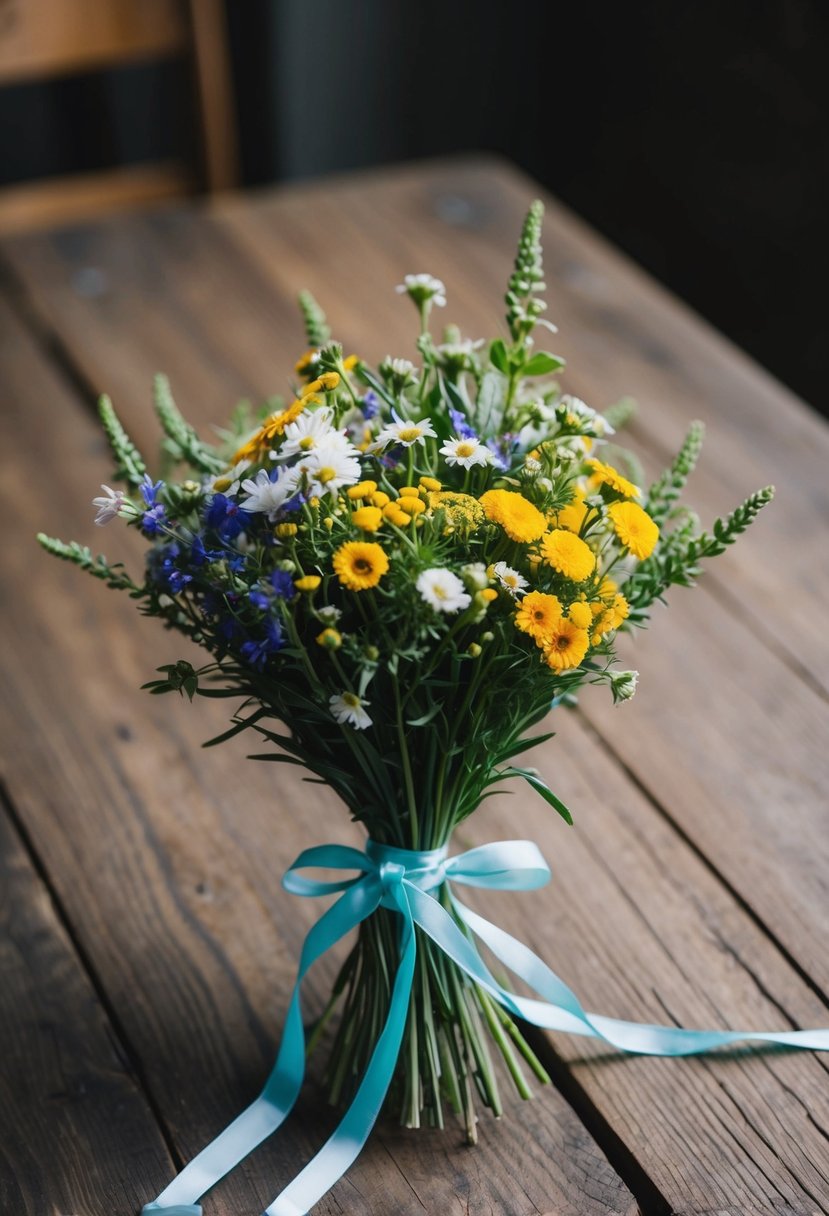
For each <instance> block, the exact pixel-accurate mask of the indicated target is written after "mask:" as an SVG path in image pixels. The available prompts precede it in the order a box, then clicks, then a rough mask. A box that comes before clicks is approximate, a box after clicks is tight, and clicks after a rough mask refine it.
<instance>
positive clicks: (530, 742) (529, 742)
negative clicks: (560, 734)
mask: <svg viewBox="0 0 829 1216" xmlns="http://www.w3.org/2000/svg"><path fill="white" fill-rule="evenodd" d="M555 733H556V732H555V731H554V730H551V731H548V732H547V734H546V735H534V736H533V737H532V738H531V739H519V740H518V742H517V743H513V745H512V746H511V747H505V748H504V750H503V751H500V752H498V753H497V755H496V756H495V763H496V764H503V763H504V761H505V760H511V759H512V757H513V756H518V755H520V754H521V752H527V751H529V750H530V748H531V747H537V746H538V745H539V744H541V743H546V742H547V740H548V739H552V737H553V736H554V735H555Z"/></svg>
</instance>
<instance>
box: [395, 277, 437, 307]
mask: <svg viewBox="0 0 829 1216" xmlns="http://www.w3.org/2000/svg"><path fill="white" fill-rule="evenodd" d="M395 291H397V292H398V293H399V294H400V295H402V294H404V293H405V294H406V295H408V296H410V297H411V299H412V300H414V302H415V304H422V303H424V302H425V301H427V300H429V301H431V303H432V304H437V306H438V308H444V307H445V305H446V288H445V286H444V285H443V283H442V282H441V280H440V279H436V278H435V276H434V275H431V274H407V275H405V276H404V279H403V282H402V283H399V284H398V285H397V287H396V288H395Z"/></svg>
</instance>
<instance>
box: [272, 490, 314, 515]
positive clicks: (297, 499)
mask: <svg viewBox="0 0 829 1216" xmlns="http://www.w3.org/2000/svg"><path fill="white" fill-rule="evenodd" d="M307 501H308V495H307V494H306V492H305V491H304V490H300V491H299V493H298V494H293V495H291V497H290V498H288V499H286V500H285V502H283V504H282V506H281V507H280V509H279V515H280V517H281V516H283V515H292V514H293V513H294V512H295V511H300V510H302V508H303V507H304V506H305V504H306V502H307Z"/></svg>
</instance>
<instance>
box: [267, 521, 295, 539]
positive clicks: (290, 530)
mask: <svg viewBox="0 0 829 1216" xmlns="http://www.w3.org/2000/svg"><path fill="white" fill-rule="evenodd" d="M273 531H274V536H278V537H279V539H280V540H286V539H287V538H289V537H291V536H296V534H297V526H296V524H277V525H276V527H275V528H274V530H273Z"/></svg>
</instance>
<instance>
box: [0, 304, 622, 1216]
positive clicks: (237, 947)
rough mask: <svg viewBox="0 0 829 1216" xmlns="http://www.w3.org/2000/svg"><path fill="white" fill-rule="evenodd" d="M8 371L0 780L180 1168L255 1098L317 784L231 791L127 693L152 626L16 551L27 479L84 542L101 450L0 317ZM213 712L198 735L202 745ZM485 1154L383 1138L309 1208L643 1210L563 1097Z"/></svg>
mask: <svg viewBox="0 0 829 1216" xmlns="http://www.w3.org/2000/svg"><path fill="white" fill-rule="evenodd" d="M0 373H2V378H3V381H4V384H5V386H6V389H5V391H6V392H7V394H8V401H9V408H8V409H7V410H6V411H4V414H3V418H2V422H0V431H1V432H2V436H3V440H4V443H3V447H2V452H3V457H2V460H3V476H2V477H0V484H2V486H4V487H5V488H3V489H2V490H0V497H2V500H3V502H4V503H7V502H11V501H14V502H15V503H16V504H19V505H20V506H21V508H22V513H21V514H20V516H19V520H20V531H19V533H18V536H17V538H16V539H15V541H14V542H13V543H12V545H11V547H10V549H9V551H8V552H7V554H6V559H7V562H8V570H7V573H8V578H7V579H6V580H4V582H3V594H4V602H3V605H2V607H3V612H4V619H5V621H6V639H5V640H6V647H5V648H4V651H3V655H2V660H0V661H1V662H2V665H3V673H4V677H5V678H6V679H7V681H8V683H7V684H6V685H5V693H6V695H5V697H4V699H3V704H2V707H0V731H2V738H3V739H4V749H5V753H6V757H5V761H4V763H5V767H6V771H7V779H8V783H9V787H10V789H11V790H12V792H13V794H14V796H15V800H16V803H17V805H18V806H19V808H20V813H21V815H22V816H23V818H24V820H25V822H26V824H27V828H28V830H29V831H30V832H31V835H32V838H33V840H34V841H35V842H36V845H37V848H38V850H39V851H40V852H41V854H42V857H43V861H44V865H45V867H46V869H47V871H48V873H49V874H50V876H52V878H53V880H54V883H55V887H56V889H57V890H59V891H60V894H61V898H62V900H64V901H65V906H66V908H67V911H68V914H69V915H70V916H71V918H72V923H73V926H74V927H75V931H76V933H77V935H78V938H79V940H82V941H83V943H84V948H85V949H86V950H87V951H88V953H89V956H90V958H91V959H92V961H93V963H94V966H95V968H96V971H97V973H98V974H99V975H100V976H101V980H102V983H104V985H105V987H106V991H107V993H108V996H109V999H110V1000H111V1002H112V1004H113V1006H114V1007H115V1008H116V1009H117V1010H118V1011H119V1015H120V1017H121V1019H122V1022H123V1026H124V1029H125V1032H126V1034H127V1036H128V1038H129V1042H130V1044H131V1048H132V1049H133V1050H134V1051H135V1053H136V1055H137V1057H138V1058H139V1059H140V1060H141V1064H142V1068H143V1070H144V1072H145V1075H146V1078H147V1083H148V1085H149V1087H150V1089H151V1092H152V1093H153V1096H154V1099H155V1101H156V1103H157V1106H158V1109H159V1110H160V1112H161V1113H162V1114H163V1116H164V1118H165V1120H166V1121H167V1125H168V1128H169V1133H170V1135H171V1137H172V1139H173V1141H174V1142H175V1144H176V1146H177V1148H178V1149H179V1151H180V1152H181V1153H182V1155H183V1156H190V1155H192V1154H193V1153H194V1152H195V1151H196V1150H197V1149H198V1148H199V1147H201V1145H202V1143H203V1142H204V1141H205V1140H206V1139H207V1138H208V1137H209V1136H210V1135H212V1134H215V1132H217V1131H218V1130H219V1129H220V1128H221V1127H222V1126H223V1125H224V1124H225V1123H226V1122H227V1121H228V1120H229V1119H230V1118H231V1117H232V1116H233V1115H234V1114H235V1113H236V1112H237V1111H238V1109H239V1108H240V1107H241V1105H242V1104H243V1103H244V1102H246V1101H248V1100H249V1099H250V1098H251V1097H252V1096H253V1095H254V1094H255V1092H256V1091H257V1088H258V1087H259V1085H260V1084H261V1081H262V1079H263V1077H264V1074H265V1071H266V1069H267V1068H268V1067H269V1065H270V1062H271V1058H272V1054H273V1051H274V1047H275V1038H276V1035H277V1031H278V1028H279V1026H280V1025H281V1022H282V1019H283V1017H284V1012H285V1006H286V1002H287V997H288V994H289V990H290V985H291V983H292V979H293V974H294V971H295V965H296V957H297V953H298V948H299V944H300V941H301V937H302V935H303V933H304V932H305V930H306V929H307V927H308V926H309V924H310V923H311V921H312V920H313V919H314V918H315V917H316V915H317V914H318V909H316V908H312V907H307V906H305V905H304V904H301V905H300V906H299V907H297V906H296V901H286V900H285V897H284V894H283V893H282V892H281V891H279V889H278V877H277V876H278V874H279V873H280V872H281V870H282V869H283V868H284V867H285V865H286V864H287V863H288V861H289V860H290V858H291V855H292V854H293V853H294V852H295V851H296V849H297V848H298V847H299V844H300V842H301V841H302V839H303V830H304V831H307V828H308V819H307V816H308V807H309V798H308V793H307V788H308V787H306V786H302V785H300V784H299V783H297V782H293V783H290V784H289V785H288V786H284V787H283V786H282V785H281V784H275V783H274V782H273V780H272V778H271V776H270V774H269V773H267V772H265V771H263V770H265V768H266V766H262V767H261V768H260V769H256V766H253V765H250V769H251V770H255V771H254V772H251V773H250V777H251V778H252V784H250V785H249V784H248V773H247V771H246V772H245V781H244V784H243V787H242V788H243V791H244V793H243V794H242V795H241V796H240V792H239V789H240V787H239V783H238V781H237V782H236V785H235V789H234V791H233V793H232V795H230V796H228V786H227V780H228V778H229V777H230V774H231V770H237V769H238V753H236V754H235V755H234V754H232V753H226V754H222V756H221V757H218V764H217V763H216V762H215V761H214V760H213V759H212V757H211V754H210V753H204V754H203V753H201V752H200V751H199V749H198V746H197V743H196V741H195V738H194V737H192V736H188V735H187V734H182V719H181V715H180V707H179V706H178V705H168V704H166V703H160V702H159V701H157V700H155V699H153V700H152V701H150V700H148V699H147V698H146V697H145V696H144V695H143V694H139V693H138V692H137V691H136V689H137V685H138V684H139V683H140V682H141V681H142V679H144V678H146V677H147V675H148V674H149V673H151V670H152V667H153V666H154V665H155V661H154V658H148V656H150V655H151V654H152V655H154V656H155V655H158V653H159V649H158V647H159V637H158V635H157V633H156V631H155V630H154V629H150V628H148V626H149V625H150V622H147V621H143V620H140V619H139V620H137V621H136V620H134V619H133V612H132V609H131V605H130V604H129V603H128V602H126V601H124V602H121V601H119V600H117V599H116V597H113V596H110V595H109V594H105V595H100V594H96V588H95V587H94V586H92V587H88V586H85V585H81V586H79V584H78V572H77V571H74V570H72V569H71V568H64V567H60V566H58V567H55V566H54V565H52V564H51V563H49V562H46V561H45V560H39V559H35V560H33V557H34V554H33V551H32V548H31V543H32V542H31V541H30V540H29V537H30V536H31V534H32V531H33V529H34V527H35V515H36V514H42V512H41V508H42V507H45V506H46V504H44V503H42V502H41V503H40V504H38V505H37V509H36V510H34V511H33V513H32V514H31V515H26V507H25V506H23V501H22V500H23V499H25V498H26V497H27V496H26V494H25V492H24V487H25V485H26V484H27V483H28V481H29V479H30V478H31V477H32V476H34V470H36V469H40V470H41V471H42V470H44V469H47V468H48V469H49V470H50V490H49V504H48V509H47V511H46V514H47V516H48V518H45V519H43V518H41V522H42V523H44V524H45V526H46V527H47V528H48V527H52V528H53V529H55V530H59V529H63V530H66V531H74V532H76V533H80V534H83V533H84V532H85V531H86V530H87V528H88V517H89V512H88V509H87V504H86V499H87V498H88V494H89V487H90V486H92V487H93V490H94V486H95V484H96V482H97V480H98V479H99V478H100V477H101V476H102V475H103V461H102V449H101V444H100V439H99V436H98V435H97V433H96V429H95V427H94V424H93V423H92V421H91V420H90V419H89V418H88V417H85V416H84V412H83V410H81V409H80V408H79V407H78V405H77V402H76V401H75V400H74V399H73V398H72V397H71V395H70V394H68V393H67V391H66V388H65V387H64V386H62V385H61V383H60V381H59V380H58V379H57V378H56V376H55V374H54V373H53V371H52V370H51V369H50V368H49V367H48V365H46V364H44V363H43V362H42V361H41V360H40V359H39V358H38V356H37V352H36V351H35V350H34V348H33V346H32V343H31V341H30V339H29V337H28V335H27V334H26V333H25V332H24V331H23V330H22V329H21V328H20V326H19V325H18V324H17V323H16V321H15V320H14V318H13V317H12V316H11V315H10V314H9V313H8V311H7V309H6V308H5V307H4V306H3V304H2V303H1V302H0ZM46 402H48V403H49V406H48V416H49V419H50V421H49V422H48V424H47V425H45V426H44V416H43V414H41V413H40V409H39V403H40V405H41V407H42V405H43V403H46ZM12 445H13V446H14V451H15V453H16V455H15V456H14V458H11V452H12ZM21 495H22V497H21ZM6 496H8V497H6ZM29 505H30V506H31V507H33V508H34V507H35V506H36V504H34V503H33V502H30V504H29ZM96 539H97V537H96ZM108 539H109V540H110V542H114V541H115V537H113V536H112V535H111V534H109V536H108ZM124 539H127V540H129V539H132V540H137V538H135V537H133V538H129V537H126V538H125V537H124V535H123V534H122V535H121V536H120V537H119V538H118V542H120V541H121V540H124ZM135 550H136V546H135V545H132V546H131V551H132V553H133V555H134V554H135ZM11 588H14V592H13V593H12V591H11ZM98 590H99V591H100V589H98ZM38 605H39V606H38ZM161 649H162V650H164V649H165V645H164V643H162V646H161ZM24 656H25V657H24ZM56 672H58V673H59V678H58V679H56V678H55V673H56ZM212 708H213V707H208V709H212ZM176 711H178V712H176ZM209 717H210V715H209V714H208V719H201V720H200V721H199V722H198V724H196V721H195V719H194V720H193V726H192V727H191V728H190V729H195V728H196V726H197V729H198V730H199V731H202V730H203V729H204V726H205V722H206V721H209ZM213 720H214V721H215V720H217V719H216V715H215V714H214V715H213ZM209 729H210V727H208V730H209ZM44 738H48V741H49V742H48V747H44V743H43V740H44ZM217 773H221V774H223V778H222V784H221V788H220V789H219V788H217V787H216V786H215V785H214V781H215V777H216V774H217ZM237 776H238V772H237ZM313 805H314V808H315V820H316V822H315V828H314V830H315V833H316V832H320V833H322V834H323V835H326V836H328V835H334V834H335V833H336V834H342V835H344V836H345V837H346V838H348V834H349V831H350V833H351V837H352V839H354V838H356V833H355V832H354V830H353V828H350V826H349V825H347V824H346V823H345V822H344V820H345V816H343V814H342V811H341V810H340V808H338V807H337V806H336V805H335V800H334V799H333V798H332V797H330V796H328V797H325V796H322V795H317V796H316V797H315V799H314V803H313ZM276 825H278V830H277V831H275V830H274V829H275V826H276ZM342 829H345V830H344V831H342ZM264 856H266V857H267V864H266V866H265V872H263V871H262V869H261V862H262V860H263V857H264ZM333 968H334V961H333V960H326V961H325V963H324V964H323V965H321V966H320V967H319V968H318V969H317V970H318V974H316V975H312V977H311V978H310V982H309V984H308V1001H307V1008H308V1011H309V1014H313V1012H314V1011H315V1010H317V1011H318V1010H319V1009H320V1008H321V1006H322V1002H323V1000H324V997H325V992H326V988H327V986H328V985H330V982H331V979H332V977H333ZM35 1117H37V1111H36V1110H35V1111H34V1112H33V1118H35ZM328 1122H329V1120H328V1117H327V1115H325V1114H324V1113H321V1106H320V1103H319V1101H316V1102H307V1103H306V1105H305V1106H304V1107H303V1111H302V1112H301V1114H300V1117H299V1118H297V1119H295V1120H293V1121H292V1122H291V1124H290V1125H289V1128H288V1130H287V1131H286V1134H285V1135H283V1136H280V1137H278V1138H276V1140H275V1141H274V1142H273V1143H272V1144H269V1145H268V1146H266V1147H265V1148H264V1149H262V1150H261V1151H259V1152H258V1153H257V1154H256V1155H255V1157H254V1158H253V1159H252V1160H251V1161H250V1162H249V1163H247V1164H246V1165H245V1167H244V1168H243V1169H241V1170H240V1171H238V1172H237V1173H236V1174H235V1175H234V1176H233V1177H232V1179H231V1180H229V1181H228V1182H227V1183H226V1184H223V1185H222V1186H221V1187H220V1188H219V1189H218V1190H217V1192H216V1195H215V1196H214V1197H211V1211H212V1212H214V1213H215V1214H216V1216H230V1214H231V1213H234V1214H235V1213H237V1212H238V1211H242V1210H261V1208H262V1207H264V1206H265V1204H266V1203H267V1202H268V1201H269V1200H270V1199H271V1198H272V1197H273V1192H274V1191H275V1190H276V1189H277V1187H278V1185H279V1184H280V1183H282V1182H284V1181H286V1180H287V1178H288V1177H289V1176H290V1175H291V1174H292V1173H293V1172H294V1171H295V1170H296V1168H297V1166H298V1164H299V1163H300V1162H302V1161H303V1160H305V1159H307V1157H308V1156H309V1155H310V1153H311V1151H312V1149H313V1147H314V1146H315V1145H316V1144H317V1143H318V1142H319V1140H320V1138H321V1136H322V1133H323V1130H324V1128H325V1127H326V1126H327V1124H328ZM481 1141H482V1151H481V1152H480V1153H478V1154H470V1153H469V1151H468V1150H466V1149H464V1148H463V1147H462V1146H461V1144H460V1129H457V1128H456V1129H455V1131H454V1132H449V1133H448V1134H447V1135H440V1134H439V1133H435V1134H431V1133H429V1134H424V1135H420V1134H414V1133H409V1134H406V1133H398V1132H396V1131H393V1130H387V1131H385V1132H384V1133H383V1134H382V1135H381V1136H378V1137H376V1138H375V1139H374V1140H373V1142H372V1144H371V1146H370V1147H369V1149H368V1150H367V1151H366V1153H365V1154H364V1155H363V1157H362V1158H361V1160H360V1162H359V1163H358V1165H357V1166H356V1167H355V1168H354V1170H352V1171H351V1172H350V1173H349V1175H348V1177H347V1178H346V1179H345V1180H344V1181H343V1182H341V1183H340V1184H338V1186H337V1187H336V1188H335V1190H334V1191H333V1192H332V1194H331V1196H329V1197H328V1199H326V1200H325V1201H324V1202H323V1203H322V1204H321V1205H320V1208H319V1210H320V1212H328V1213H334V1212H341V1211H348V1212H349V1213H352V1212H353V1213H358V1214H364V1216H370V1214H372V1213H380V1212H383V1213H385V1212H388V1211H390V1210H391V1211H395V1212H399V1213H402V1214H404V1216H405V1214H406V1213H415V1212H422V1211H423V1210H424V1209H425V1210H427V1211H447V1212H457V1213H458V1214H459V1216H460V1213H461V1212H463V1211H466V1210H474V1211H487V1210H493V1211H498V1212H499V1213H505V1214H506V1216H532V1214H536V1216H537V1214H540V1213H544V1212H549V1211H550V1210H551V1208H550V1205H551V1204H552V1210H555V1211H556V1212H561V1213H568V1214H569V1213H572V1216H577V1214H578V1216H581V1214H582V1213H587V1214H591V1213H595V1214H596V1216H598V1214H599V1213H607V1212H618V1213H625V1214H626V1216H633V1213H634V1212H635V1210H636V1204H635V1203H634V1200H633V1197H632V1196H631V1194H630V1192H629V1191H628V1190H627V1189H626V1187H625V1186H624V1185H623V1183H622V1182H621V1180H620V1179H619V1177H618V1175H617V1174H616V1173H615V1172H614V1171H613V1169H612V1168H611V1167H610V1165H609V1164H608V1162H607V1159H606V1157H605V1156H604V1154H603V1153H602V1151H601V1150H600V1149H599V1148H598V1146H597V1145H596V1143H595V1141H594V1140H593V1139H592V1137H591V1136H590V1135H589V1133H587V1132H586V1130H585V1129H584V1127H583V1126H582V1124H581V1122H580V1120H579V1119H578V1118H577V1117H576V1116H575V1115H574V1114H573V1112H572V1110H571V1109H570V1108H569V1107H568V1105H567V1104H566V1103H565V1102H564V1101H563V1099H562V1098H561V1096H560V1095H559V1094H558V1092H557V1091H556V1090H555V1089H552V1088H547V1089H546V1090H545V1091H544V1092H542V1093H541V1094H539V1096H538V1099H537V1101H535V1102H533V1103H525V1104H523V1105H518V1104H515V1108H514V1109H512V1110H511V1118H510V1119H509V1120H505V1121H503V1122H502V1123H500V1124H496V1123H494V1122H492V1121H489V1122H487V1123H485V1124H484V1125H483V1126H482V1136H481ZM162 1164H164V1163H162ZM149 1197H151V1196H150V1195H148V1196H147V1198H149Z"/></svg>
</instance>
